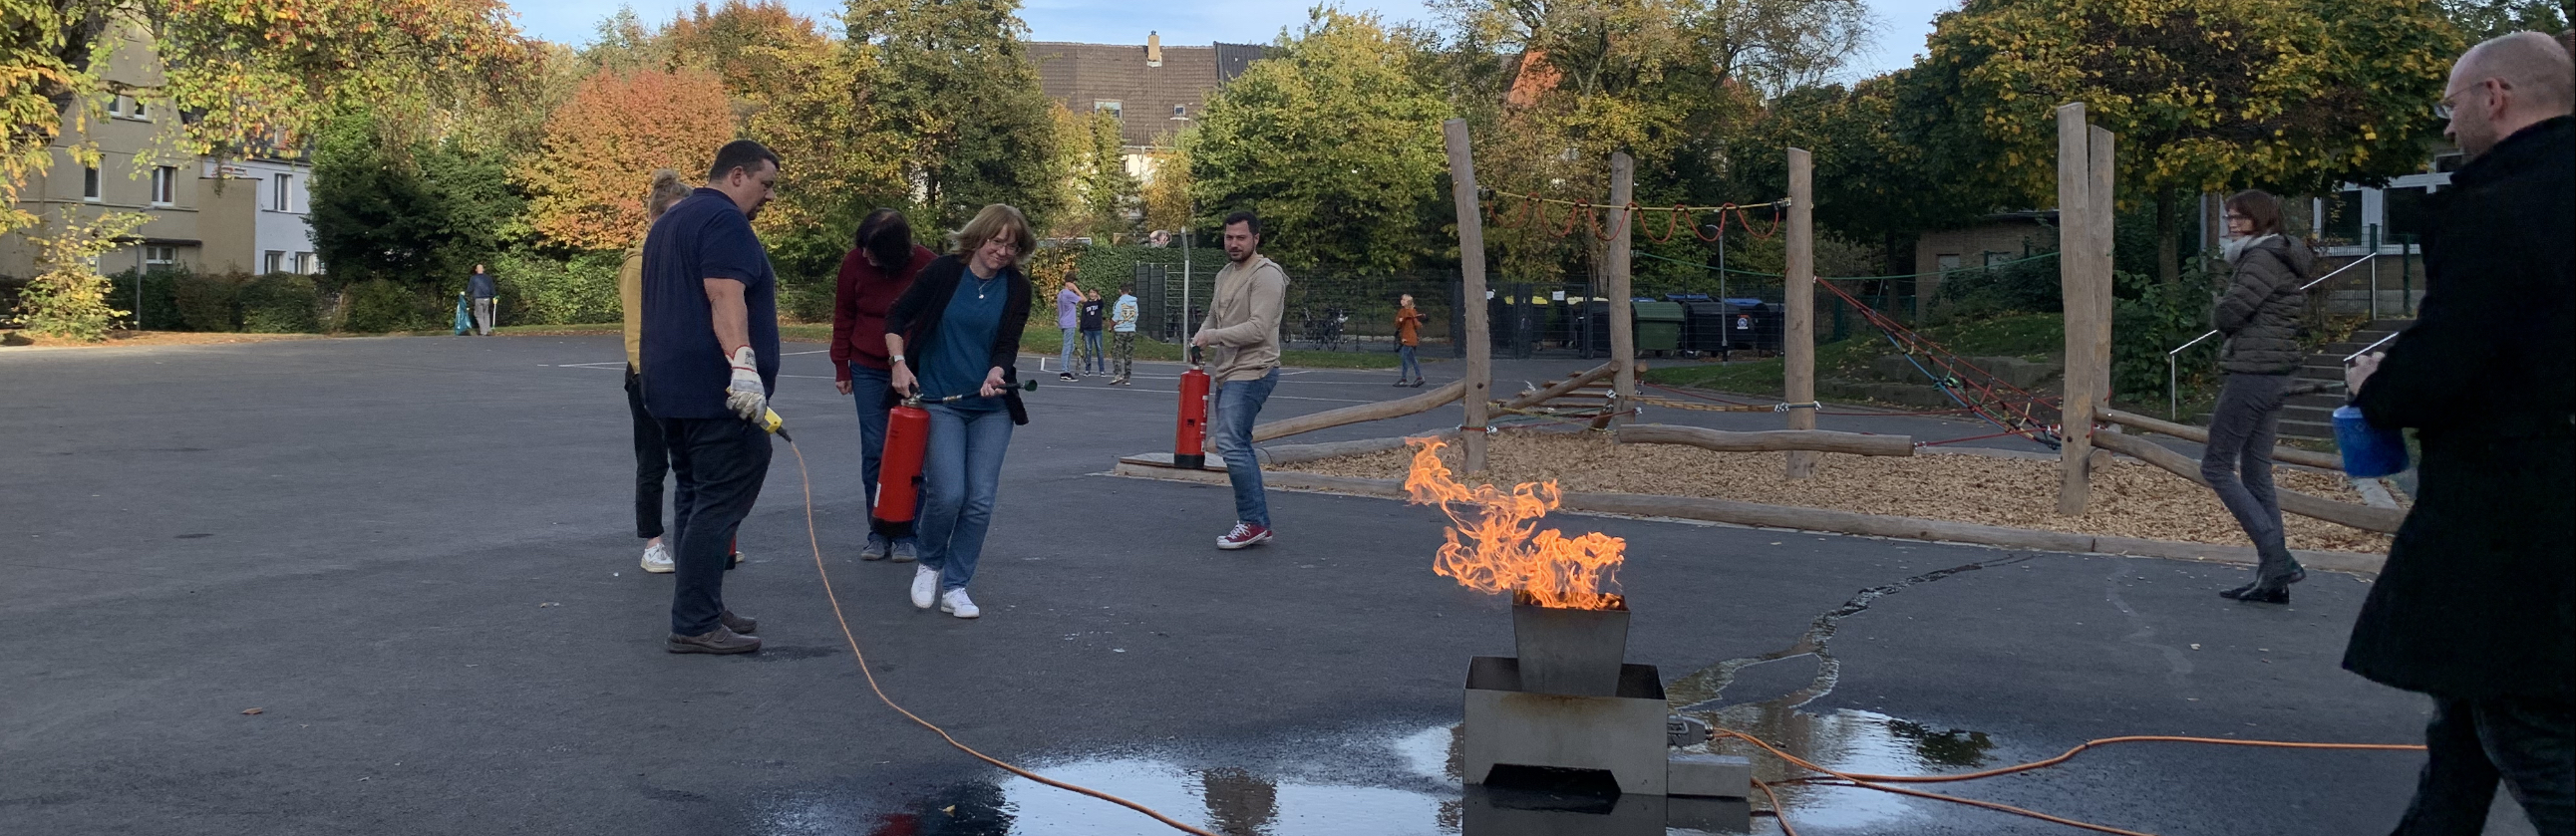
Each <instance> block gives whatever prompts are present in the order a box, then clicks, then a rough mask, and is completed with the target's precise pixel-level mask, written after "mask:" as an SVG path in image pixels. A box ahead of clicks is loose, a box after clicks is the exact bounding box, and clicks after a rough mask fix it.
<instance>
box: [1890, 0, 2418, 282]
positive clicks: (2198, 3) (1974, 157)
mask: <svg viewBox="0 0 2576 836" xmlns="http://www.w3.org/2000/svg"><path fill="white" fill-rule="evenodd" d="M2462 46H2463V42H2462V40H2461V38H2460V35H2459V32H2458V30H2457V29H2456V28H2455V27H2454V26H2452V24H2451V23H2450V21H2449V20H2447V19H2445V18H2444V17H2443V16H2442V14H2441V10H2440V9H2439V7H2437V6H2436V5H2434V4H2433V3H2432V2H2431V0H1970V2H1969V3H1968V4H1967V5H1966V6H1965V7H1963V8H1961V9H1960V10H1958V11H1955V12H1950V13H1947V14H1944V15H1942V16H1941V17H1940V18H1938V19H1937V21H1936V23H1935V26H1934V30H1933V33H1932V36H1931V41H1930V47H1931V52H1930V54H1929V55H1928V56H1927V57H1926V58H1925V59H1924V61H1923V63H1922V64H1920V65H1918V66H1917V67H1916V68H1915V70H1914V71H1913V72H1915V73H1917V74H1919V75H1920V78H1919V79H1918V80H1919V81H1920V82H1921V86H1920V87H1919V88H1917V90H1916V91H1915V93H1914V97H1913V100H1912V101H1911V102H1909V103H1908V104H1911V105H1914V107H1908V108H1900V111H1903V112H1907V115H1906V117H1905V118H1907V119H1909V120H1913V124H1912V125H1910V126H1903V127H1902V128H1901V131H1902V132H1904V133H1907V134H1910V135H1911V137H1912V140H1913V141H1916V142H1919V143H1920V144H1922V145H1924V146H1926V147H1930V148H1934V149H1936V151H1937V153H1942V154H1947V155H1951V159H1952V160H1953V161H1954V162H1953V163H1952V166H1953V170H1954V171H1955V172H1956V173H1958V174H1961V175H1963V177H1964V178H1965V180H1966V183H1967V185H1968V186H1969V187H1970V188H1979V187H1982V188H1984V189H1986V190H1988V192H1989V193H1991V194H1993V195H1995V196H1997V197H1998V198H1999V199H2001V200H2017V201H2019V202H2021V203H2022V204H2023V205H2045V204H2047V203H2050V202H2053V201H2052V200H2051V196H2053V195H2054V193H2055V188H2056V186H2055V184H2056V176H2057V174H2056V166H2055V160H2056V148H2057V129H2056V121H2055V119H2054V116H2053V110H2054V109H2055V108H2056V107H2057V106H2058V105H2059V104H2061V103H2064V102H2069V101H2082V102H2084V103H2085V104H2086V106H2087V108H2088V112H2089V114H2090V116H2091V118H2092V119H2093V121H2094V123H2095V124H2098V125H2101V126H2102V127H2104V128H2107V129H2109V130H2111V131H2112V132H2114V133H2117V134H2119V135H2120V140H2119V141H2120V166H2119V167H2120V171H2119V182H2120V187H2121V191H2122V193H2123V194H2124V195H2127V196H2130V199H2137V198H2141V197H2142V198H2144V199H2146V200H2150V201H2153V202H2154V205H2155V209H2156V213H2155V216H2156V219H2157V220H2156V228H2157V240H2158V242H2159V243H2158V258H2157V262H2158V264H2157V272H2158V275H2159V276H2160V277H2161V278H2162V279H2163V280H2165V281H2172V280H2174V279H2175V278H2176V277H2177V276H2178V275H2179V272H2180V255H2179V246H2178V244H2179V240H2180V236H2179V227H2180V224H2179V218H2180V215H2181V207H2182V206H2183V205H2184V204H2186V203H2188V202H2189V201H2191V200H2193V199H2194V196H2195V195H2197V194H2199V193H2203V192H2220V191H2227V190H2231V189H2236V188H2243V187H2249V186H2259V187H2265V188H2270V189H2274V190H2277V191H2284V192H2288V193H2316V192H2321V191H2324V190H2326V189H2329V188H2332V187H2333V186H2334V185H2335V184H2336V183H2338V182H2343V181H2371V180H2376V179H2381V178H2385V177H2389V176H2393V175H2398V174H2405V173H2410V172H2413V171H2415V170H2417V169H2418V168H2419V167H2420V166H2421V165H2422V164H2423V159H2424V152H2425V150H2426V143H2427V141H2428V140H2429V139H2430V138H2431V137H2432V136H2434V131H2435V129H2436V128H2437V127H2438V126H2437V125H2436V123H2435V122H2434V119H2433V117H2432V114H2431V111H2430V108H2429V107H2428V103H2430V102H2432V101H2433V100H2434V99H2437V98H2440V96H2441V90H2442V84H2443V80H2444V75H2445V74H2446V73H2447V71H2448V69H2449V65H2450V61H2451V58H2452V57H2453V56H2456V55H2457V54H2458V53H2459V51H2460V49H2461V48H2462Z"/></svg>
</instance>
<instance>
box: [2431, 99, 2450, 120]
mask: <svg viewBox="0 0 2576 836" xmlns="http://www.w3.org/2000/svg"><path fill="white" fill-rule="evenodd" d="M2433 118H2435V119H2442V120H2448V119H2450V118H2451V100H2450V99H2443V100H2441V101H2440V102H2436V103H2434V105H2433Z"/></svg>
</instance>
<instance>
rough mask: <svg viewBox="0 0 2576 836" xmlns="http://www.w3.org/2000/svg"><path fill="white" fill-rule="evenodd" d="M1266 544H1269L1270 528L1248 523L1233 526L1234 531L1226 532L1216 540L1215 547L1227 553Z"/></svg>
mask: <svg viewBox="0 0 2576 836" xmlns="http://www.w3.org/2000/svg"><path fill="white" fill-rule="evenodd" d="M1267 542H1270V528H1269V527H1268V526H1259V525H1253V524H1251V523H1248V522H1238V523H1235V524H1234V530H1232V531H1228V532H1226V533H1225V536H1223V537H1219V538H1216V547H1217V548H1220V549H1225V550H1227V551H1233V550H1235V549H1240V548H1244V547H1247V546H1253V545H1258V544H1261V543H1267Z"/></svg>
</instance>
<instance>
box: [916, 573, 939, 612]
mask: <svg viewBox="0 0 2576 836" xmlns="http://www.w3.org/2000/svg"><path fill="white" fill-rule="evenodd" d="M938 594H939V570H937V569H933V568H930V567H928V566H923V565H921V564H918V563H916V564H913V567H912V608H913V609H916V610H926V609H930V601H931V598H933V597H934V596H937V595H938Z"/></svg>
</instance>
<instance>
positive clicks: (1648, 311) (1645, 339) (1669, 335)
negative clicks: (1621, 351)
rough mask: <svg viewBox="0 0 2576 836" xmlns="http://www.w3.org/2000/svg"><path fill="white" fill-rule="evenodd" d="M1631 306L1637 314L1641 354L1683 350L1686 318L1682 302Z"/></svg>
mask: <svg viewBox="0 0 2576 836" xmlns="http://www.w3.org/2000/svg"><path fill="white" fill-rule="evenodd" d="M1629 304H1630V309H1631V310H1633V311H1635V312H1636V323H1637V350H1638V351H1639V352H1647V351H1680V350H1681V349H1682V321H1683V320H1684V318H1685V317H1684V314H1683V312H1682V305H1681V303H1680V302H1645V301H1639V302H1632V303H1629Z"/></svg>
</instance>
